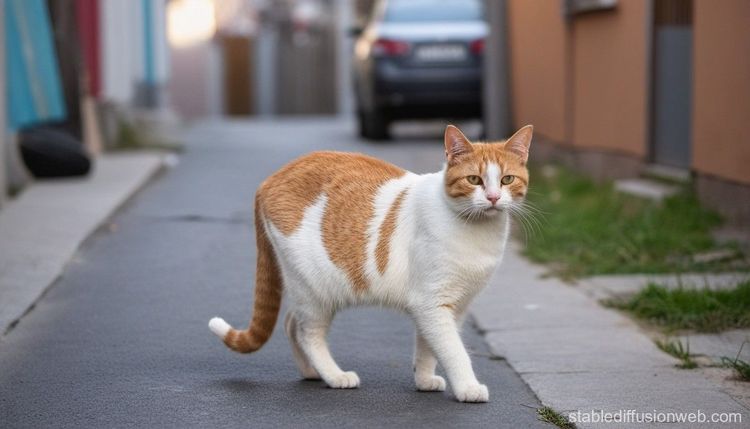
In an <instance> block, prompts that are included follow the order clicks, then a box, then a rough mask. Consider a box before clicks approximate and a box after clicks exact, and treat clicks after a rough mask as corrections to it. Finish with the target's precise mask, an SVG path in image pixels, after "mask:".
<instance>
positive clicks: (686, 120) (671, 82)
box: [652, 0, 693, 169]
mask: <svg viewBox="0 0 750 429" xmlns="http://www.w3.org/2000/svg"><path fill="white" fill-rule="evenodd" d="M653 44H654V46H653V49H654V51H653V78H654V87H653V103H654V104H653V133H652V155H653V161H654V162H655V163H657V164H663V165H669V166H672V167H680V168H686V169H687V168H689V167H690V134H691V132H690V112H691V108H692V74H693V65H692V63H693V55H692V49H693V2H692V0H656V1H655V2H654V33H653Z"/></svg>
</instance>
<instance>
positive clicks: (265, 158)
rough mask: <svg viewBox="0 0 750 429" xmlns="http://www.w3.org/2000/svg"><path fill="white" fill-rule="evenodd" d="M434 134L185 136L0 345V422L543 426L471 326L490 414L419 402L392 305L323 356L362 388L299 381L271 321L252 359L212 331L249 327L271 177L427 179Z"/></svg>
mask: <svg viewBox="0 0 750 429" xmlns="http://www.w3.org/2000/svg"><path fill="white" fill-rule="evenodd" d="M413 131H414V130H413V129H409V128H408V127H407V128H406V129H404V130H403V135H408V134H409V133H410V132H413ZM439 132H440V130H439V128H438V129H437V131H436V133H433V135H432V136H431V137H430V136H428V137H421V138H411V137H408V138H406V139H405V140H402V141H395V142H391V143H388V144H367V143H363V142H361V141H358V140H356V139H355V138H354V131H353V127H352V124H350V123H349V122H346V121H339V120H321V119H317V120H286V121H273V122H213V123H204V124H201V125H198V126H195V127H193V128H192V129H191V130H190V131H189V132H187V133H186V139H187V140H188V141H189V144H188V147H187V149H186V151H185V152H184V153H183V154H182V155H181V157H180V164H179V165H178V166H177V167H176V168H173V169H171V170H169V171H166V172H165V173H163V174H162V175H161V176H160V177H158V178H156V179H155V180H154V181H153V182H152V183H151V184H150V185H149V186H148V187H147V188H146V189H145V190H143V191H141V192H140V193H139V194H138V195H137V196H135V197H134V198H133V199H132V200H131V201H130V202H129V203H128V204H127V205H126V206H125V207H124V208H123V209H122V210H121V211H120V213H119V214H118V215H117V216H115V217H114V218H113V219H112V220H111V221H110V222H109V223H108V224H107V225H105V226H104V227H103V228H102V229H101V230H100V231H99V232H97V233H96V234H94V236H93V237H92V238H91V239H89V240H88V241H87V242H86V244H85V245H84V246H83V248H82V249H81V250H80V251H79V252H78V255H77V257H76V258H75V259H74V261H72V262H71V264H70V265H69V267H68V268H67V270H66V272H65V274H64V276H63V277H62V278H61V279H60V280H58V281H57V282H56V284H55V285H53V286H52V288H51V289H50V290H49V291H48V293H47V294H46V295H45V296H44V297H43V298H42V299H41V300H40V301H39V302H38V303H37V305H36V307H35V308H34V309H33V310H32V311H31V312H30V313H29V314H27V315H26V316H25V317H24V318H23V319H22V320H21V322H20V323H19V324H18V325H17V326H16V327H15V328H14V329H13V330H12V331H11V332H10V333H9V334H8V335H6V336H5V337H3V338H2V339H1V340H0V426H1V427H3V428H6V427H7V428H16V427H34V428H37V427H97V428H99V427H250V428H255V427H333V426H336V427H395V426H398V427H470V426H471V427H493V428H497V427H515V428H520V427H550V426H548V425H546V424H543V423H541V422H539V421H537V418H536V408H537V407H539V402H538V400H537V399H536V397H535V396H534V394H533V393H532V392H531V391H530V390H529V389H528V387H527V386H526V385H525V384H524V383H523V381H522V380H521V379H520V378H519V377H518V375H517V374H516V373H515V372H513V370H512V369H511V368H510V367H509V366H508V365H507V364H506V363H505V361H503V360H498V359H492V358H491V357H490V356H489V355H488V354H487V351H486V349H485V347H484V345H483V342H482V340H481V338H480V336H479V335H478V334H477V333H476V332H475V331H474V330H473V328H471V327H470V326H467V329H466V330H465V332H464V338H465V341H466V342H467V344H468V345H469V347H470V348H471V350H472V354H473V361H474V367H475V370H476V372H477V374H478V377H479V379H480V380H481V381H483V382H484V383H486V384H487V385H488V387H489V389H490V402H489V403H487V404H460V403H457V402H455V401H454V400H453V398H452V396H451V394H450V393H448V392H446V393H419V392H416V391H415V389H414V382H413V379H412V371H411V351H412V347H413V346H412V341H413V331H412V326H411V324H410V322H409V320H408V319H407V318H406V317H405V316H402V315H400V314H397V313H393V312H390V311H387V310H381V309H353V310H349V311H346V312H344V313H342V314H340V315H339V317H338V318H337V319H336V321H335V322H334V326H333V329H332V332H331V335H330V339H331V347H332V350H333V354H334V356H335V357H336V358H337V361H338V362H339V363H340V365H341V366H342V367H343V368H344V369H346V370H355V371H357V372H358V374H359V376H360V378H361V380H362V385H361V387H360V388H359V389H357V390H333V389H328V388H326V387H325V386H324V385H323V383H322V382H314V381H302V380H300V377H299V375H298V373H297V369H296V367H295V366H294V363H293V360H292V356H291V351H290V349H289V345H288V343H287V340H286V337H285V336H284V334H283V330H282V327H281V323H280V324H279V325H278V326H277V329H276V332H275V333H274V336H273V337H272V339H271V341H270V342H269V343H268V344H266V346H265V347H264V348H263V349H262V350H261V351H259V352H257V353H255V354H251V355H239V354H235V353H233V352H230V351H229V350H228V349H227V348H226V347H224V345H223V344H222V343H221V342H220V341H219V340H218V339H217V338H216V337H215V336H214V335H213V334H212V333H211V332H210V331H209V330H208V328H207V326H206V324H207V322H208V320H209V318H210V317H212V316H214V315H219V316H222V317H224V318H226V319H227V321H229V322H230V323H232V324H234V325H235V326H242V325H245V324H246V323H247V322H248V321H249V318H250V309H251V305H252V293H251V288H252V284H253V272H254V266H255V249H254V239H253V230H252V227H251V225H252V201H253V193H254V190H255V188H256V186H257V185H258V184H259V183H260V181H261V180H262V179H263V178H264V177H265V176H267V175H268V174H270V173H271V172H272V171H274V170H275V169H277V168H278V167H280V166H281V165H283V164H284V163H285V162H287V161H289V160H290V159H292V158H294V157H296V156H298V155H300V154H302V153H305V152H308V151H311V150H316V149H337V150H351V151H361V152H367V153H371V154H374V155H376V156H379V157H382V158H384V159H387V160H390V161H392V162H396V163H397V164H399V165H401V166H404V167H407V168H410V169H412V170H414V171H417V172H426V171H432V170H436V169H438V168H439V167H440V164H441V162H442V152H443V149H442V144H441V143H440V142H439ZM40 245H43V243H40ZM0 305H1V304H0Z"/></svg>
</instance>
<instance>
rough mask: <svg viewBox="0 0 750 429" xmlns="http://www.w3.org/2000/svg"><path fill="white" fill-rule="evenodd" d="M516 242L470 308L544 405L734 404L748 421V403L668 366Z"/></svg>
mask: <svg viewBox="0 0 750 429" xmlns="http://www.w3.org/2000/svg"><path fill="white" fill-rule="evenodd" d="M520 250H521V249H520V246H519V245H518V244H517V243H510V244H509V248H508V252H507V254H506V257H505V260H504V261H503V263H502V265H501V266H500V268H499V269H498V271H497V272H496V274H495V277H494V278H493V281H492V284H491V286H490V287H488V288H487V289H486V290H485V291H484V292H483V293H482V295H480V296H479V297H478V298H477V299H476V301H475V303H474V304H473V307H472V315H473V317H474V320H475V322H476V324H477V326H478V327H479V329H480V330H482V331H484V333H485V338H486V340H487V342H488V344H489V346H490V349H491V350H492V352H493V353H495V354H497V355H499V356H502V357H504V358H506V359H507V361H508V362H509V363H510V365H511V366H512V367H513V368H514V369H515V370H516V371H517V372H518V373H519V374H520V375H521V377H522V378H523V379H524V381H526V383H528V385H529V386H530V387H531V389H532V390H533V391H534V392H535V393H536V394H537V395H538V396H539V399H540V400H541V401H542V403H543V404H544V405H547V406H550V407H552V408H553V409H555V410H556V411H558V412H561V413H562V414H565V415H567V414H568V413H570V412H575V411H579V410H580V411H581V412H591V411H592V410H595V411H599V410H603V411H605V412H617V411H618V410H637V411H638V412H649V413H650V412H653V411H654V410H656V411H657V412H695V411H697V410H702V411H703V412H706V413H709V414H710V413H721V412H734V413H742V421H743V423H744V424H747V422H750V410H749V409H748V408H747V407H746V406H745V405H743V404H741V403H739V402H738V401H736V400H735V399H733V398H732V397H731V396H729V395H728V394H726V393H724V391H723V390H722V388H721V386H720V384H718V383H716V382H715V381H712V380H710V379H709V378H707V377H705V376H704V375H703V374H701V372H695V371H686V370H679V369H676V368H675V367H674V365H675V363H676V360H675V359H673V358H672V357H670V356H668V355H666V354H664V353H663V352H661V351H660V350H658V349H657V347H656V346H655V345H654V344H653V342H652V341H651V339H650V338H649V337H648V336H647V335H645V334H643V333H641V332H640V331H639V330H638V327H637V326H636V325H635V323H634V322H633V321H631V320H629V319H628V318H626V317H624V316H622V315H621V314H619V313H617V312H616V311H613V310H609V309H606V308H604V307H602V306H601V305H600V304H598V303H597V302H596V301H595V300H594V299H592V298H590V297H589V296H587V295H586V294H585V293H584V292H582V291H580V290H577V289H576V288H573V287H571V286H568V285H566V284H565V283H563V282H562V281H561V280H559V279H556V278H551V277H548V278H545V277H544V276H543V274H544V272H545V270H544V268H543V267H541V266H537V265H534V264H532V263H530V262H529V261H527V260H526V259H525V258H523V257H522V256H521V255H520ZM672 425H674V424H672ZM578 426H579V427H612V424H611V423H610V424H600V425H596V424H586V423H578ZM615 426H616V427H634V426H637V427H644V425H643V424H620V425H615ZM653 426H654V427H656V426H661V427H666V426H665V425H663V424H662V425H656V424H653ZM646 427H648V426H646ZM672 427H674V426H672ZM689 427H722V425H716V426H711V425H710V424H691V425H690V426H689ZM723 427H732V426H731V425H729V426H727V425H723Z"/></svg>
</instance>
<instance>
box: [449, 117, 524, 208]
mask: <svg viewBox="0 0 750 429" xmlns="http://www.w3.org/2000/svg"><path fill="white" fill-rule="evenodd" d="M533 130H534V127H532V126H531V125H526V126H525V127H523V128H521V129H520V130H518V131H517V132H516V133H515V134H513V136H512V137H510V138H509V139H507V140H505V141H501V142H497V143H472V142H470V141H469V139H467V138H466V136H464V134H463V133H462V132H461V130H459V129H458V128H456V127H454V126H453V125H448V127H447V128H446V129H445V157H446V165H445V193H446V196H447V199H448V202H449V203H450V205H451V207H452V208H453V209H454V210H455V211H456V213H457V214H458V215H459V216H460V217H463V218H467V219H472V220H473V219H485V218H490V217H495V216H496V215H497V214H498V213H499V212H501V211H509V212H512V211H514V210H515V209H517V208H520V206H521V205H522V203H523V200H524V198H525V197H526V191H527V190H528V186H529V170H528V169H527V168H526V162H527V161H528V159H529V146H530V145H531V135H532V133H533Z"/></svg>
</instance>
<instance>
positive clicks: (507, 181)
mask: <svg viewBox="0 0 750 429" xmlns="http://www.w3.org/2000/svg"><path fill="white" fill-rule="evenodd" d="M515 178H516V176H511V175H508V176H503V178H502V179H500V183H502V184H503V185H510V184H511V183H513V179H515Z"/></svg>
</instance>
